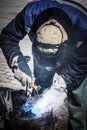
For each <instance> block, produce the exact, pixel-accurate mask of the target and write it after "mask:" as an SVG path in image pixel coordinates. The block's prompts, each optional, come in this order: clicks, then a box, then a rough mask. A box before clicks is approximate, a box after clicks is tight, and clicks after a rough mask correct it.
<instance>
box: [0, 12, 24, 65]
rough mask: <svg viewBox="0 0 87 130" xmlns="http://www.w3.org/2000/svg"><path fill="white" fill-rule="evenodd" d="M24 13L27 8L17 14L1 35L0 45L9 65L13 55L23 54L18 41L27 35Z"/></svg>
mask: <svg viewBox="0 0 87 130" xmlns="http://www.w3.org/2000/svg"><path fill="white" fill-rule="evenodd" d="M24 13H25V9H23V10H22V11H21V12H20V13H19V14H17V16H16V17H15V18H14V19H13V20H12V21H11V22H10V23H9V24H8V25H7V26H6V27H5V28H4V29H3V30H2V32H1V35H0V47H1V49H2V51H3V54H4V56H5V58H6V59H7V63H8V65H9V66H10V64H11V59H12V57H14V56H16V55H22V53H21V52H20V47H19V44H18V43H19V41H20V40H22V39H23V38H24V36H25V35H26V31H25V28H24Z"/></svg>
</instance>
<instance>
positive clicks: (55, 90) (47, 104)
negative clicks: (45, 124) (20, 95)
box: [24, 74, 66, 117]
mask: <svg viewBox="0 0 87 130" xmlns="http://www.w3.org/2000/svg"><path fill="white" fill-rule="evenodd" d="M56 76H57V77H56ZM59 78H60V79H61V77H60V76H58V75H57V74H56V75H55V76H54V80H53V85H52V86H51V88H50V89H46V90H45V91H44V92H43V94H42V96H41V97H40V98H39V99H38V100H37V101H36V102H35V103H34V104H33V106H32V107H31V108H29V106H28V102H26V104H25V105H24V110H25V111H27V110H29V109H31V111H32V113H34V114H35V115H36V117H41V116H43V115H44V114H45V113H47V112H50V111H53V114H54V115H56V114H57V113H58V111H59V109H61V106H62V105H63V104H64V100H65V98H66V93H65V92H64V89H65V86H66V85H65V83H64V81H63V80H60V79H59ZM60 84H61V85H62V86H63V88H61V85H60ZM26 108H27V109H26Z"/></svg>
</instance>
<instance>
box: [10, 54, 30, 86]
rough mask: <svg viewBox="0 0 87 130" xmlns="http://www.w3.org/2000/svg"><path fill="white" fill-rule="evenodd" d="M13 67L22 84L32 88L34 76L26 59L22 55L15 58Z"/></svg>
mask: <svg viewBox="0 0 87 130" xmlns="http://www.w3.org/2000/svg"><path fill="white" fill-rule="evenodd" d="M11 67H12V70H13V72H14V76H15V78H16V79H18V80H19V81H20V82H21V83H22V86H26V85H28V86H30V84H31V78H32V74H31V71H30V68H29V66H28V64H27V61H26V57H23V56H20V55H18V56H16V57H14V58H13V60H12V64H11Z"/></svg>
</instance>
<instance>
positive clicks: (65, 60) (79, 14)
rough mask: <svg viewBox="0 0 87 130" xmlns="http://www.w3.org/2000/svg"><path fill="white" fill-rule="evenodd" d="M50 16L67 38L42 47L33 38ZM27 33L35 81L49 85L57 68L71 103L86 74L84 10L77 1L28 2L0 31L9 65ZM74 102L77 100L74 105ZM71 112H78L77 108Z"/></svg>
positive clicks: (86, 53) (86, 36)
mask: <svg viewBox="0 0 87 130" xmlns="http://www.w3.org/2000/svg"><path fill="white" fill-rule="evenodd" d="M43 5H44V6H43ZM50 19H55V20H57V21H58V22H59V24H61V25H62V26H63V28H64V30H65V31H66V34H67V36H68V39H67V40H65V41H63V42H62V43H61V44H59V46H58V45H57V46H56V45H54V46H53V44H52V45H51V46H49V43H48V44H47V46H46V48H45V47H44V46H43V44H44V43H41V42H42V41H41V42H40V40H39V41H37V40H36V36H37V32H38V30H39V28H40V27H41V25H42V24H44V23H45V22H47V21H48V20H50ZM26 34H28V35H29V38H30V39H31V41H32V42H33V46H32V47H33V48H32V51H33V56H34V74H35V77H36V81H35V82H36V84H40V85H41V86H43V88H44V87H45V88H46V87H50V85H51V84H52V78H53V75H54V73H55V72H57V73H58V74H59V75H60V76H61V77H62V78H63V79H64V81H65V82H66V85H67V89H68V101H69V103H70V104H71V105H73V100H74V93H73V91H74V90H75V89H77V88H78V87H79V86H80V84H81V83H82V82H83V80H84V79H85V77H86V76H87V10H86V9H85V8H84V7H83V6H81V5H79V4H78V3H76V2H73V1H68V0H46V1H45V0H39V1H34V2H31V3H29V4H27V5H26V7H25V8H24V9H23V10H22V11H21V12H20V13H19V14H18V15H17V16H16V18H15V19H14V20H12V21H11V22H10V23H9V24H8V25H7V26H6V27H5V28H4V29H3V30H2V32H1V36H0V46H1V48H2V51H3V53H4V55H5V57H6V59H7V61H8V64H9V66H11V64H12V60H13V58H14V57H16V56H18V55H21V56H22V57H23V55H22V53H21V52H20V48H19V46H18V43H19V41H20V40H22V39H23V38H24V36H25V35H26ZM37 42H39V43H40V44H39V43H37ZM47 48H51V50H52V48H54V49H56V50H57V51H56V53H54V52H50V51H47ZM8 50H9V51H8ZM41 50H42V51H41ZM43 50H44V51H43ZM23 63H24V61H23ZM19 68H23V67H19ZM21 70H22V69H21ZM24 72H25V70H24ZM25 73H26V72H25ZM29 76H30V75H29ZM75 100H77V99H75ZM76 105H77V103H76V104H75V105H74V106H76ZM69 110H70V119H71V117H72V116H71V115H72V114H71V111H72V108H71V107H69ZM74 112H75V113H77V112H78V109H77V111H74ZM77 118H78V117H77ZM70 121H71V120H70ZM71 124H72V125H73V123H71ZM73 127H74V126H73ZM83 127H84V126H83ZM74 128H77V129H78V130H79V128H78V127H74ZM83 129H84V128H83Z"/></svg>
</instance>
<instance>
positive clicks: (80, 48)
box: [61, 30, 87, 91]
mask: <svg viewBox="0 0 87 130" xmlns="http://www.w3.org/2000/svg"><path fill="white" fill-rule="evenodd" d="M77 34H78V33H77ZM82 35H83V36H85V38H84V37H83V38H82V39H81V36H82ZM78 37H79V39H78V40H77V41H75V43H74V45H73V46H74V47H72V48H71V49H70V51H71V52H72V55H71V56H70V54H69V56H70V61H71V62H68V63H67V64H66V65H65V66H64V68H63V69H62V71H61V75H62V77H63V79H64V80H65V82H66V84H67V88H68V89H69V90H70V91H72V90H74V89H76V88H78V87H79V86H80V84H81V83H82V81H83V80H84V79H85V77H86V76H87V30H85V31H82V32H80V35H79V34H78ZM80 39H81V41H80ZM65 60H66V59H65Z"/></svg>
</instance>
